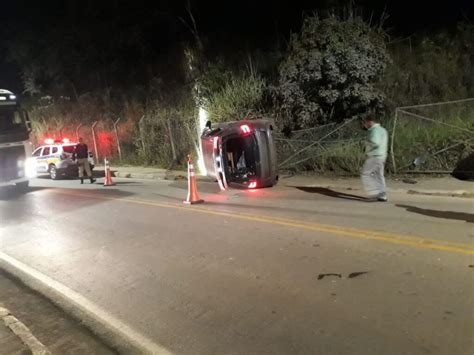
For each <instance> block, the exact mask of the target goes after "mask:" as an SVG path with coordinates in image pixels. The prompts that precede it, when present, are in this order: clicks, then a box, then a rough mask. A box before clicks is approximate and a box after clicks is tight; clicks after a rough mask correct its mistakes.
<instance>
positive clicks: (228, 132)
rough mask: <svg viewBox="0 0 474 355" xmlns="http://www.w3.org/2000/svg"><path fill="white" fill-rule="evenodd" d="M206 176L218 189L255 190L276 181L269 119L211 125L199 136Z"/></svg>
mask: <svg viewBox="0 0 474 355" xmlns="http://www.w3.org/2000/svg"><path fill="white" fill-rule="evenodd" d="M201 143H202V152H203V158H204V164H205V167H206V171H207V176H208V177H210V178H211V179H213V180H215V181H217V182H218V183H219V186H220V188H221V189H222V190H226V189H227V188H229V187H236V188H244V189H255V188H263V187H271V186H273V185H275V184H276V183H277V181H278V171H277V155H276V148H275V139H274V132H273V124H272V122H271V121H269V120H263V119H261V120H244V121H233V122H226V123H219V124H217V125H212V124H210V122H208V124H207V126H206V129H204V131H203V133H202V136H201Z"/></svg>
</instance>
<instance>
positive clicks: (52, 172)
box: [48, 164, 59, 180]
mask: <svg viewBox="0 0 474 355" xmlns="http://www.w3.org/2000/svg"><path fill="white" fill-rule="evenodd" d="M48 172H49V177H50V178H51V180H58V179H59V174H58V170H57V169H56V165H54V164H51V165H50V166H49V169H48Z"/></svg>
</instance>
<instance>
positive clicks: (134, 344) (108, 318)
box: [0, 251, 171, 354]
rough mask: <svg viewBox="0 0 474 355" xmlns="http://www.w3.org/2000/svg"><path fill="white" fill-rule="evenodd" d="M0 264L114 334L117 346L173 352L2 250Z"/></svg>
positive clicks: (147, 351) (89, 322)
mask: <svg viewBox="0 0 474 355" xmlns="http://www.w3.org/2000/svg"><path fill="white" fill-rule="evenodd" d="M0 267H2V268H4V269H5V270H7V271H8V272H10V273H12V274H13V275H14V276H16V277H18V278H19V279H20V280H22V281H23V282H24V283H25V284H27V285H28V286H29V287H31V288H33V289H35V290H37V291H38V292H40V293H42V294H43V295H45V296H46V297H47V298H49V299H51V300H52V301H54V302H55V303H58V304H59V306H61V307H62V308H65V309H66V310H68V311H71V312H72V313H73V314H74V315H75V316H76V317H78V318H81V320H82V321H83V322H84V323H85V324H87V325H88V326H90V327H91V328H95V329H96V330H98V331H97V333H99V334H104V333H106V334H107V335H109V336H111V337H113V338H114V339H113V341H114V343H116V344H114V345H115V346H118V347H120V348H123V349H125V350H126V352H127V353H130V352H132V353H140V354H171V352H170V351H169V350H167V349H166V348H164V347H163V346H161V345H159V344H156V343H155V342H153V341H152V340H151V339H149V338H147V337H145V336H143V335H142V334H140V333H138V332H137V331H136V330H134V329H132V328H131V327H130V326H128V325H127V324H125V323H123V322H122V321H121V320H119V319H117V318H115V317H114V316H113V315H111V314H110V313H108V312H106V311H105V310H104V309H102V308H100V307H99V306H97V305H95V304H94V303H92V302H91V301H89V300H88V299H86V298H85V297H84V296H82V295H80V294H79V293H77V292H75V291H73V290H71V289H70V288H68V287H67V286H65V285H63V284H61V283H59V282H58V281H56V280H53V279H52V278H50V277H49V276H46V275H44V274H42V273H41V272H39V271H38V270H36V269H33V268H32V267H30V266H28V265H26V264H24V263H22V262H21V261H18V260H16V259H15V258H13V257H11V256H9V255H7V254H5V253H3V252H1V251H0ZM97 328H100V329H97ZM106 340H107V339H106ZM124 343H125V344H124ZM119 350H120V349H119Z"/></svg>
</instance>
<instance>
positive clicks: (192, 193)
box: [183, 155, 204, 205]
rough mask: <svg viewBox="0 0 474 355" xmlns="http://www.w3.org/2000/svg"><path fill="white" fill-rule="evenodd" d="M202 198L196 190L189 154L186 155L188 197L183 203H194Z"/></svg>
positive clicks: (200, 201) (201, 201)
mask: <svg viewBox="0 0 474 355" xmlns="http://www.w3.org/2000/svg"><path fill="white" fill-rule="evenodd" d="M203 202H204V200H201V199H200V198H199V194H198V191H197V183H196V176H195V175H194V166H193V161H192V159H191V156H190V155H188V197H187V198H186V201H183V203H185V204H187V205H194V204H195V203H203Z"/></svg>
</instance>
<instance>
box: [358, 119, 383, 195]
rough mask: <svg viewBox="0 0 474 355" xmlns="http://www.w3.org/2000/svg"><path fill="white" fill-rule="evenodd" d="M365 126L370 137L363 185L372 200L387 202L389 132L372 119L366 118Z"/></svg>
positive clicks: (362, 175) (363, 171) (363, 169)
mask: <svg viewBox="0 0 474 355" xmlns="http://www.w3.org/2000/svg"><path fill="white" fill-rule="evenodd" d="M363 124H364V127H365V128H366V129H367V131H368V136H367V142H366V154H367V160H366V161H365V164H364V167H363V168H362V174H361V178H362V184H363V185H364V188H365V191H366V192H367V194H368V195H369V196H370V198H373V199H376V200H377V201H381V202H386V201H387V192H386V187H385V178H384V167H385V160H386V159H387V151H388V134H387V130H386V129H385V128H383V127H382V126H381V125H380V123H377V122H376V121H374V120H373V119H372V118H365V119H364V122H363Z"/></svg>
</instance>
